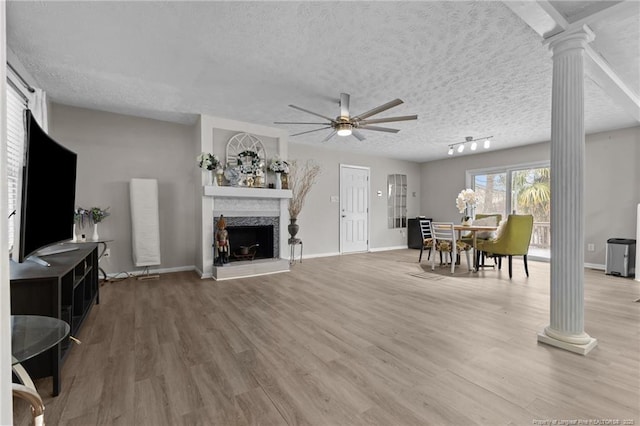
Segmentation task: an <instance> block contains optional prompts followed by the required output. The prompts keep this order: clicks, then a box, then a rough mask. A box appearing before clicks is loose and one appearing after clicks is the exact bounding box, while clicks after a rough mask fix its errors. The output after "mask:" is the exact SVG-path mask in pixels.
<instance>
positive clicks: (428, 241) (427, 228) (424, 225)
mask: <svg viewBox="0 0 640 426" xmlns="http://www.w3.org/2000/svg"><path fill="white" fill-rule="evenodd" d="M419 224H420V233H421V234H422V245H421V246H420V257H419V258H418V263H420V262H422V252H423V251H424V250H425V249H427V250H429V253H428V255H427V260H429V258H430V257H431V249H432V248H433V235H432V233H431V221H430V220H429V219H420V221H419Z"/></svg>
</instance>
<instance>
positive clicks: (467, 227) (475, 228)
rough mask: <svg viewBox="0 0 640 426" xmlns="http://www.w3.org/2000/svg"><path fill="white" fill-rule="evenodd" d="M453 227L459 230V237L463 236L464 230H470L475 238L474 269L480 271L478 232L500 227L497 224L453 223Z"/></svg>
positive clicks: (491, 230) (490, 230)
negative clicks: (477, 249)
mask: <svg viewBox="0 0 640 426" xmlns="http://www.w3.org/2000/svg"><path fill="white" fill-rule="evenodd" d="M453 229H454V230H455V231H457V232H458V239H461V238H462V233H463V232H464V231H469V232H470V233H471V236H472V239H473V271H474V272H478V269H479V266H478V256H477V255H476V243H477V241H478V232H493V231H496V230H497V229H498V227H497V226H491V225H473V224H471V225H462V224H460V225H453Z"/></svg>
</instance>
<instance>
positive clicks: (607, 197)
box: [421, 127, 640, 265]
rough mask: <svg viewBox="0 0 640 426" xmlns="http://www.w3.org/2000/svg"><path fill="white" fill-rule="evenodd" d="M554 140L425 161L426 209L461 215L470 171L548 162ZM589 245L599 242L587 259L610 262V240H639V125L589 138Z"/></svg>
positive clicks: (441, 216)
mask: <svg viewBox="0 0 640 426" xmlns="http://www.w3.org/2000/svg"><path fill="white" fill-rule="evenodd" d="M549 158H550V152H549V143H548V142H546V143H541V144H535V145H528V146H525V147H521V148H513V149H505V150H498V151H489V152H486V153H482V154H476V155H466V156H461V157H456V156H454V157H453V158H448V159H446V160H439V161H432V162H428V163H424V164H423V165H422V194H421V195H422V197H421V200H422V209H421V213H422V214H424V215H427V216H432V217H433V218H434V219H435V220H452V219H455V218H458V217H459V216H460V213H459V212H458V210H457V209H456V207H455V198H456V196H457V194H458V192H460V190H461V189H463V188H465V172H466V171H467V170H473V169H481V168H489V167H499V166H506V165H513V164H522V163H531V162H537V161H549ZM585 161H586V166H585V169H586V177H585V181H586V182H585V188H586V194H585V206H584V207H585V220H586V222H585V244H589V243H593V244H595V248H596V251H595V252H587V251H586V247H585V262H586V263H590V264H596V265H603V264H604V263H605V246H606V241H607V239H608V238H611V237H625V238H634V235H635V229H636V220H635V212H636V206H637V204H638V202H640V184H639V183H638V182H640V175H639V173H640V172H639V171H638V167H639V166H638V165H639V164H640V127H634V128H630V129H622V130H616V131H611V132H604V133H598V134H593V135H588V136H587V137H586V153H585Z"/></svg>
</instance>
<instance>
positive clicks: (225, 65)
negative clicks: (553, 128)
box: [7, 1, 640, 161]
mask: <svg viewBox="0 0 640 426" xmlns="http://www.w3.org/2000/svg"><path fill="white" fill-rule="evenodd" d="M559 3H563V2H559ZM578 3H581V2H578ZM584 3H585V5H584V7H581V6H580V5H579V4H576V5H573V6H571V7H568V6H567V7H565V10H564V11H563V13H565V14H570V13H572V12H575V13H579V14H581V15H584V14H585V13H586V11H585V10H586V8H588V6H589V4H591V3H593V2H584ZM639 16H640V14H637V13H636V14H635V15H633V14H632V15H631V16H626V17H625V18H624V19H620V22H618V21H617V20H616V19H614V18H609V20H608V21H606V22H603V23H602V25H601V26H600V28H597V27H596V28H597V31H596V36H597V39H596V40H597V42H598V43H599V44H598V45H595V46H597V50H598V51H599V52H600V53H602V54H603V55H605V57H606V58H607V59H608V60H609V61H610V63H611V65H612V66H615V67H616V68H618V71H617V72H618V75H619V76H621V78H623V80H625V79H626V80H627V81H626V83H627V85H629V86H630V87H632V88H633V89H634V90H636V91H638V90H637V87H638V84H639V80H638V79H639V78H640V77H638V75H639V73H638V63H639V62H640V52H639V51H638V39H640V25H639V24H640V20H639V19H640V18H639ZM7 29H8V30H7V40H8V46H9V48H10V49H11V50H12V51H13V52H14V53H15V55H16V56H17V57H18V58H19V60H20V61H21V62H22V64H23V65H24V67H25V68H26V69H27V70H28V71H29V73H30V74H31V75H32V76H33V77H34V78H35V79H36V80H37V82H38V85H39V86H40V87H42V88H43V89H45V90H46V91H47V92H48V94H49V96H50V98H51V99H52V100H53V101H54V102H58V103H62V104H68V105H73V106H79V107H86V108H93V109H98V110H105V111H112V112H117V113H122V114H130V115H136V116H142V117H149V118H156V119H160V120H167V121H174V122H179V123H193V122H194V121H195V117H196V116H197V114H201V113H202V114H208V115H214V116H219V117H226V118H231V119H235V120H241V121H247V122H252V123H258V124H263V125H269V126H272V127H278V126H277V125H274V124H273V122H274V121H309V120H310V119H311V121H315V120H313V117H312V116H310V115H307V114H305V113H303V112H300V111H297V110H294V109H291V108H288V107H287V105H288V104H295V105H298V106H301V107H303V108H306V109H309V110H312V111H316V112H318V113H321V114H323V115H328V116H330V117H334V116H337V115H338V113H339V107H338V103H337V101H338V98H339V94H340V93H341V92H346V93H350V94H351V112H352V115H353V114H357V113H359V112H364V111H366V110H369V109H371V108H373V107H376V106H378V105H380V104H382V103H385V102H387V101H390V100H392V99H395V98H401V99H403V100H404V101H405V104H403V105H401V106H399V107H396V108H393V109H391V110H389V111H387V112H385V113H382V114H380V116H376V117H375V118H379V117H382V116H395V115H407V114H418V117H419V118H418V120H417V121H408V122H400V123H391V124H392V125H389V127H395V128H398V129H401V131H400V132H399V133H398V134H388V133H380V132H372V131H363V132H362V133H364V134H365V135H366V137H367V139H366V140H365V141H358V140H357V139H356V138H354V137H346V138H339V137H334V138H333V139H331V140H330V141H329V142H326V145H327V146H332V147H336V148H339V149H345V150H352V151H362V152H367V153H371V154H377V155H384V156H389V157H393V158H399V159H406V160H413V161H428V160H433V159H438V158H443V157H446V151H447V145H448V144H451V143H456V142H461V141H463V140H464V138H465V136H473V137H482V136H491V135H493V136H494V137H495V139H494V143H493V146H492V149H501V148H507V147H511V146H517V145H523V144H530V143H536V142H541V141H547V140H549V138H550V123H551V71H552V62H551V55H550V53H549V51H548V48H547V47H546V46H545V45H543V43H542V40H541V38H540V36H539V35H538V34H536V33H535V32H534V31H533V30H532V29H531V28H529V27H528V26H527V25H526V24H525V23H524V22H523V21H522V20H521V19H520V18H519V17H517V16H516V15H515V14H514V13H513V12H512V11H511V10H510V9H509V8H508V7H506V6H505V5H504V4H503V3H502V2H436V1H432V2H365V1H360V2H266V1H265V2H251V3H249V2H99V1H91V2H13V1H12V2H8V3H7ZM607 55H609V56H607ZM634 67H635V68H634ZM585 91H586V93H585V102H586V105H585V120H586V126H585V127H586V130H587V132H588V133H593V132H598V131H604V130H610V129H615V128H622V127H630V126H634V125H637V124H638V123H637V121H635V120H634V119H633V118H632V117H631V116H630V115H629V114H627V113H626V112H625V111H624V110H623V109H622V108H621V107H619V106H617V105H616V104H614V103H613V101H612V100H610V99H609V97H608V96H607V94H606V93H603V91H602V89H600V87H598V86H597V85H596V84H595V83H594V82H593V81H591V80H590V79H588V78H587V79H585ZM281 127H284V128H286V129H288V130H289V132H290V133H296V132H301V131H304V130H311V129H313V128H314V127H313V126H303V125H290V126H281ZM328 132H329V131H328V130H326V131H321V132H317V133H311V134H308V135H302V136H296V137H292V138H290V142H292V143H303V144H312V145H317V144H320V141H321V140H322V139H323V138H324V137H325V136H326V134H328Z"/></svg>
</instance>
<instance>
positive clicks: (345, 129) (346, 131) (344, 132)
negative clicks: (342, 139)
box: [336, 123, 352, 136]
mask: <svg viewBox="0 0 640 426" xmlns="http://www.w3.org/2000/svg"><path fill="white" fill-rule="evenodd" d="M351 129H352V126H351V124H349V123H338V124H337V125H336V132H337V133H338V136H350V135H351Z"/></svg>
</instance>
